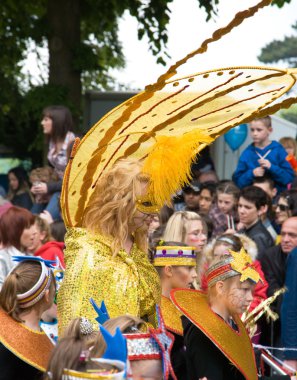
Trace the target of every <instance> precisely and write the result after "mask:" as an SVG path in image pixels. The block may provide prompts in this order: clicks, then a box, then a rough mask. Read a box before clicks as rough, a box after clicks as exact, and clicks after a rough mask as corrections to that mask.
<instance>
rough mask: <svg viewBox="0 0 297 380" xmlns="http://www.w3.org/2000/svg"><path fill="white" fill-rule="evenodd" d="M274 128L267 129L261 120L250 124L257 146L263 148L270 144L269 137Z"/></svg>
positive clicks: (252, 136)
mask: <svg viewBox="0 0 297 380" xmlns="http://www.w3.org/2000/svg"><path fill="white" fill-rule="evenodd" d="M271 132H272V128H270V127H266V126H265V125H264V124H263V122H262V121H261V120H255V121H252V122H251V123H250V134H251V138H252V140H253V142H254V144H255V145H256V146H263V145H265V144H267V143H268V142H269V135H270V133H271Z"/></svg>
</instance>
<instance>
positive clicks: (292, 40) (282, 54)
mask: <svg viewBox="0 0 297 380" xmlns="http://www.w3.org/2000/svg"><path fill="white" fill-rule="evenodd" d="M292 28H293V33H294V35H292V36H290V37H285V38H284V39H283V40H282V41H277V40H275V41H272V42H270V43H269V44H268V45H266V46H265V47H264V48H263V49H262V50H261V54H260V55H259V57H258V59H259V60H260V61H261V62H264V63H276V62H279V61H283V62H286V63H287V65H288V66H289V67H297V22H296V23H295V24H294V25H292ZM280 116H282V117H283V118H284V119H286V120H289V121H291V122H293V123H295V124H297V107H296V106H293V107H290V109H288V110H283V111H281V112H280Z"/></svg>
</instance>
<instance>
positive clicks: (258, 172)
mask: <svg viewBox="0 0 297 380" xmlns="http://www.w3.org/2000/svg"><path fill="white" fill-rule="evenodd" d="M259 161H260V160H259ZM264 173H265V169H264V168H262V167H261V166H258V167H257V168H255V169H254V170H253V174H254V176H255V177H263V175H264Z"/></svg>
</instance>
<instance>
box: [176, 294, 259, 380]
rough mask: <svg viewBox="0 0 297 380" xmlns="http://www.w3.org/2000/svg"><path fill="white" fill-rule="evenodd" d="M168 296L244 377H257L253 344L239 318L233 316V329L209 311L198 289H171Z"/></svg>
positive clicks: (204, 298) (255, 379)
mask: <svg viewBox="0 0 297 380" xmlns="http://www.w3.org/2000/svg"><path fill="white" fill-rule="evenodd" d="M170 298H171V300H172V302H173V303H174V304H175V305H176V306H177V307H178V309H179V310H180V311H181V312H182V313H183V314H184V315H185V316H186V317H187V318H188V319H189V320H190V321H191V322H192V323H193V324H194V325H195V326H197V327H198V328H199V329H200V330H201V331H202V332H203V333H204V334H205V335H206V336H207V337H208V338H209V339H210V340H211V341H212V342H213V343H214V344H215V345H216V346H217V347H218V348H219V349H220V350H221V351H222V353H223V354H224V355H225V356H226V357H227V358H228V359H229V360H230V361H231V363H233V364H234V365H235V366H236V368H237V369H238V370H239V371H240V372H241V373H242V374H243V375H244V376H245V378H246V380H257V379H258V375H257V367H256V362H255V357H254V352H253V348H252V344H251V341H250V338H249V336H248V333H247V331H246V329H245V327H244V324H243V323H242V322H241V320H240V318H239V317H235V318H234V320H235V322H236V324H237V327H238V330H239V331H238V332H236V331H234V330H233V329H232V327H231V326H229V325H228V324H226V322H225V321H224V320H223V319H222V318H220V317H219V316H218V315H216V314H215V313H214V312H213V311H212V310H211V308H210V306H209V305H208V302H207V295H206V294H205V293H203V292H201V291H199V290H187V289H174V290H172V291H171V293H170ZM243 353H244V355H243Z"/></svg>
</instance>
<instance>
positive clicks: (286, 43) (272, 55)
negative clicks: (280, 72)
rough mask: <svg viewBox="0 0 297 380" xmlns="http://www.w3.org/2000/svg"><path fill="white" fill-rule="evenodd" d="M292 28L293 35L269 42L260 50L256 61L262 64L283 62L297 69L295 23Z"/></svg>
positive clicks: (296, 33)
mask: <svg viewBox="0 0 297 380" xmlns="http://www.w3.org/2000/svg"><path fill="white" fill-rule="evenodd" d="M292 28H293V30H294V34H295V35H292V36H290V37H285V38H284V39H283V40H282V41H279V40H274V41H272V42H270V43H269V44H268V45H266V46H265V47H264V48H263V49H262V50H261V54H260V55H259V57H258V59H259V60H260V61H261V62H264V63H276V62H279V61H284V62H287V64H288V65H289V66H291V67H297V22H296V23H295V24H294V25H292Z"/></svg>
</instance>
